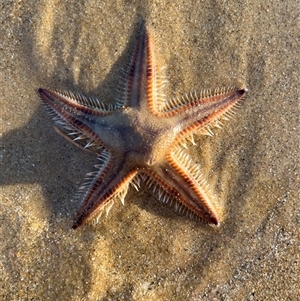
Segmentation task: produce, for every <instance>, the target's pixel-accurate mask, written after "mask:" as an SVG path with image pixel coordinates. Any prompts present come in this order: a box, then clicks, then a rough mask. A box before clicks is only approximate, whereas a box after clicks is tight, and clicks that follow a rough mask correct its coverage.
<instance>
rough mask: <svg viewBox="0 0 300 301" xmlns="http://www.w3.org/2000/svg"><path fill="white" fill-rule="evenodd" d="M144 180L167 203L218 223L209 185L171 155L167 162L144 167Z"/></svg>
mask: <svg viewBox="0 0 300 301" xmlns="http://www.w3.org/2000/svg"><path fill="white" fill-rule="evenodd" d="M144 173H145V174H146V176H147V178H146V180H145V183H146V185H147V187H148V188H149V191H150V192H151V193H152V194H153V195H154V196H155V197H156V198H157V199H158V200H160V201H162V202H164V203H168V204H169V205H170V206H172V207H173V208H174V210H175V211H176V212H179V213H180V214H186V215H187V216H189V217H190V218H192V219H196V220H198V219H200V220H203V221H206V222H208V223H212V224H215V225H219V216H218V213H217V211H216V208H215V205H214V203H213V202H212V200H211V199H212V198H211V196H210V195H209V189H208V187H207V186H206V184H205V182H204V181H203V180H200V181H199V178H200V177H199V175H196V174H195V173H194V174H193V172H191V171H189V170H187V169H184V168H183V166H180V165H179V164H178V162H176V161H175V160H174V159H173V158H171V156H170V157H169V158H168V162H164V163H163V164H160V165H159V167H156V168H155V171H153V170H145V171H144Z"/></svg>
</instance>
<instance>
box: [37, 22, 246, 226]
mask: <svg viewBox="0 0 300 301" xmlns="http://www.w3.org/2000/svg"><path fill="white" fill-rule="evenodd" d="M158 73H159V72H158V70H157V69H156V64H155V58H154V53H153V42H152V37H151V34H150V32H149V30H147V29H146V26H145V23H144V22H142V24H141V28H140V31H139V34H138V36H137V41H136V45H135V48H134V50H133V54H132V57H131V60H130V62H129V64H128V66H127V76H126V78H125V80H124V85H123V87H122V98H120V99H118V101H117V103H116V104H114V105H105V104H103V103H101V102H100V101H98V100H97V99H95V98H87V97H85V96H83V95H81V94H73V93H70V92H58V91H51V90H48V89H42V88H40V89H39V94H40V96H41V98H42V101H43V103H44V105H45V107H46V109H47V110H48V112H49V114H50V115H51V116H52V117H53V119H54V121H55V122H56V126H57V128H58V131H59V133H60V134H62V135H63V136H65V137H66V138H67V139H69V140H72V142H73V143H75V144H76V145H78V146H81V147H84V148H85V149H88V150H91V151H94V152H95V153H97V155H98V159H99V161H100V164H99V165H96V166H95V168H96V169H95V171H94V172H92V173H90V174H88V175H87V179H86V183H85V184H84V185H83V186H82V187H81V188H80V191H79V196H80V198H81V199H82V205H81V207H80V209H79V211H78V214H77V216H76V219H75V222H74V225H73V228H77V227H78V226H80V225H82V224H83V223H84V222H86V221H87V220H90V219H91V218H92V217H94V216H95V215H96V213H97V212H98V211H99V210H101V209H103V208H104V207H108V206H109V205H110V203H112V202H113V198H115V197H116V196H119V197H120V198H121V200H122V201H123V200H124V197H125V195H126V192H127V188H128V185H129V184H130V183H132V184H133V185H134V186H135V187H136V188H138V187H139V185H140V182H141V181H143V182H144V183H145V185H146V186H147V187H148V188H149V190H150V192H151V193H152V194H153V195H154V196H155V197H156V198H158V199H159V200H160V201H162V202H165V203H169V204H171V205H172V206H173V207H174V208H175V210H176V211H179V212H181V213H186V214H187V215H188V216H190V217H191V218H196V219H202V220H205V221H207V222H208V223H213V224H216V225H218V224H219V217H218V213H217V210H216V208H215V205H214V203H213V200H212V197H211V196H210V193H209V189H208V188H207V187H206V184H205V181H204V180H203V179H202V175H201V172H200V168H199V166H197V165H196V164H194V163H193V162H192V160H191V159H190V158H189V156H188V154H186V153H185V152H184V150H183V148H182V147H181V145H184V143H185V141H186V140H190V141H191V142H193V143H194V140H193V136H192V134H193V133H195V132H198V133H200V134H205V133H210V130H211V127H214V126H220V124H221V122H220V120H221V119H222V118H223V119H225V118H226V116H228V115H229V113H228V112H230V111H229V110H230V109H232V108H233V107H234V106H235V105H236V104H237V103H238V102H239V101H240V100H241V98H242V97H243V96H244V95H245V93H246V89H228V90H225V89H218V90H216V91H214V92H208V91H206V92H204V93H202V94H201V95H199V96H197V95H196V94H195V95H191V96H190V97H185V98H183V99H170V100H166V99H165V96H164V94H163V92H162V89H163V86H164V83H165V80H164V79H163V78H162V77H159V76H158V75H157V74H158ZM226 114H227V115H226Z"/></svg>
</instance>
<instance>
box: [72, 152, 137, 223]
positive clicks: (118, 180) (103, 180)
mask: <svg viewBox="0 0 300 301" xmlns="http://www.w3.org/2000/svg"><path fill="white" fill-rule="evenodd" d="M98 159H99V160H100V164H99V165H95V167H96V170H95V171H93V172H91V173H89V174H87V177H86V182H85V183H84V184H83V185H82V186H81V187H80V189H79V192H78V194H77V196H76V198H77V199H78V198H80V199H81V206H80V208H79V210H78V213H77V214H76V217H75V222H74V224H73V227H72V228H73V229H76V228H77V227H79V226H80V225H82V224H83V223H85V222H86V221H89V220H91V219H92V218H93V217H97V216H100V215H101V214H102V211H103V209H106V210H107V213H108V211H109V210H110V208H111V206H112V205H113V198H115V197H119V198H120V200H121V201H122V203H124V197H125V196H126V193H127V189H128V185H129V183H130V181H131V180H132V178H133V177H134V176H135V175H136V170H135V169H131V168H129V167H128V165H127V164H126V160H125V159H121V158H117V157H115V156H112V155H111V154H110V153H109V152H108V151H107V150H103V152H102V153H101V154H100V156H99V157H98Z"/></svg>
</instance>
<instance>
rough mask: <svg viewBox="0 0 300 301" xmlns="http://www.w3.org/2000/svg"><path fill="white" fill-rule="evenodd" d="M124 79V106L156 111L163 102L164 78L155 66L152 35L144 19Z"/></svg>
mask: <svg viewBox="0 0 300 301" xmlns="http://www.w3.org/2000/svg"><path fill="white" fill-rule="evenodd" d="M161 69H163V68H161ZM159 71H161V70H159ZM125 79H126V80H124V84H123V88H122V89H121V90H122V92H123V99H122V101H121V103H124V106H125V107H127V106H129V107H134V108H139V107H142V108H141V110H149V111H150V112H152V113H156V112H157V109H158V108H159V107H160V106H162V104H163V103H164V102H165V95H164V94H163V93H162V88H163V87H164V85H165V82H166V80H165V78H164V76H162V75H159V72H158V70H157V68H156V60H155V55H154V42H153V36H152V33H151V32H150V31H149V29H148V28H146V26H145V21H142V22H141V24H140V29H139V34H138V36H137V39H136V43H135V48H134V50H133V53H132V56H131V59H130V61H129V64H128V66H127V72H126V77H125ZM142 99H147V102H145V103H144V102H143V101H142Z"/></svg>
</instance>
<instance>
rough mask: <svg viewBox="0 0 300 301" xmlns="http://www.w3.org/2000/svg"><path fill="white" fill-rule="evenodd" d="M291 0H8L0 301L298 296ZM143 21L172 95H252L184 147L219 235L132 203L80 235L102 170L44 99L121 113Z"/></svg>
mask: <svg viewBox="0 0 300 301" xmlns="http://www.w3.org/2000/svg"><path fill="white" fill-rule="evenodd" d="M299 11H300V9H299V4H298V2H297V1H294V0H293V1H292V0H287V1H274V0H271V1H269V2H266V3H261V1H252V2H251V1H250V2H249V1H246V0H245V1H233V0H230V1H226V2H225V1H217V2H216V1H208V0H204V1H197V2H196V4H195V1H192V0H188V1H115V2H114V4H113V5H112V4H111V1H96V0H91V1H81V0H79V1H77V0H76V1H74V0H70V1H60V0H51V1H36V0H35V1H34V0H29V1H24V2H23V1H21V2H19V1H7V2H5V3H3V4H1V12H0V17H1V24H2V34H1V37H0V48H1V56H0V68H1V70H0V72H1V76H0V91H1V98H0V126H1V149H0V152H1V153H0V160H1V173H0V175H1V178H0V185H1V186H0V218H1V223H0V224H1V226H0V227H1V230H0V240H1V244H0V299H1V300H62V301H65V300H72V301H73V300H75V301H76V300H91V301H93V300H101V301H108V300H126V301H127V300H132V301H134V300H145V301H148V300H166V301H169V300H178V301H181V300H182V301H185V300H191V301H200V300H201V301H202V300H208V301H212V300H296V299H297V297H298V296H299V295H298V294H299V291H300V285H299V283H300V279H299V278H300V277H299V270H300V253H299V249H300V234H299V226H300V225H299V223H300V209H299V208H300V206H299V190H300V189H299V188H300V187H299V186H300V184H299V170H300V163H299V160H300V159H299V150H300V147H299V146H300V145H299V131H300V128H299V115H300V109H299V94H300V92H299V86H300V85H299V78H300V64H299V43H300V41H299V39H300V36H299V32H300V24H299V22H300V21H299ZM141 19H145V20H146V23H147V25H148V26H149V27H150V28H151V31H152V32H154V33H155V36H156V52H155V53H156V56H157V61H158V64H159V66H165V67H166V69H165V73H166V76H167V78H168V81H169V83H168V87H167V89H166V94H167V96H168V97H174V96H180V95H184V94H186V93H189V92H190V91H201V90H203V89H210V88H216V87H223V86H225V87H226V86H245V87H247V88H248V90H249V92H248V94H247V97H246V99H245V101H243V102H242V104H241V106H240V108H239V110H238V111H237V113H236V114H235V116H234V118H232V119H230V120H229V121H228V122H226V123H225V124H224V126H223V127H222V128H221V129H214V136H213V137H208V136H201V137H199V136H198V137H197V139H196V142H197V146H194V147H190V148H189V151H190V154H191V156H192V158H193V159H194V160H195V161H196V162H197V163H199V164H200V165H201V168H202V170H203V175H204V176H205V178H207V180H208V182H209V184H210V186H211V187H212V191H213V194H214V196H215V200H216V202H217V205H218V207H219V208H220V212H221V216H222V222H221V225H220V226H219V227H214V226H209V225H205V224H202V223H199V222H194V221H191V220H189V219H187V218H186V217H178V216H177V215H176V214H174V213H173V212H172V211H170V210H169V209H168V208H166V207H164V206H162V205H161V204H160V203H158V202H157V201H156V200H155V199H154V198H153V197H152V196H151V195H150V194H149V192H148V191H147V189H141V190H140V191H138V192H137V191H135V190H134V189H130V190H129V192H128V195H127V197H126V199H125V206H123V205H122V204H121V203H119V202H115V204H114V206H113V208H112V210H111V211H110V213H109V215H108V217H106V216H104V217H103V218H102V219H101V220H100V221H99V223H98V224H97V225H95V226H86V227H81V228H79V229H77V230H75V231H74V230H72V229H71V226H72V221H73V217H74V215H75V213H76V210H77V209H78V207H79V205H80V204H79V203H78V202H75V201H72V198H73V196H74V194H75V193H76V190H77V188H78V186H79V185H80V183H81V181H82V180H83V179H84V177H85V174H86V173H88V172H89V171H91V170H92V166H93V165H94V164H96V163H97V160H96V157H95V156H94V155H93V154H91V153H88V152H84V151H83V150H81V149H79V148H76V147H75V146H74V145H72V144H71V143H69V142H68V141H67V140H65V139H64V138H63V137H61V136H59V135H58V134H57V133H56V132H55V131H54V129H53V122H52V120H51V118H50V117H49V116H48V115H47V114H46V113H45V111H44V109H43V107H42V105H41V102H40V100H39V97H38V95H37V89H38V88H39V87H45V88H46V87H47V88H52V89H60V90H70V91H72V92H81V93H84V94H85V95H88V96H95V97H97V98H99V99H100V100H101V101H103V102H106V103H113V102H114V101H115V88H116V86H117V84H118V78H119V76H120V74H121V70H122V67H124V66H125V65H126V62H127V58H128V55H129V54H130V51H131V49H132V47H133V45H134V41H135V37H136V32H137V29H138V24H139V22H140V20H141Z"/></svg>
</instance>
